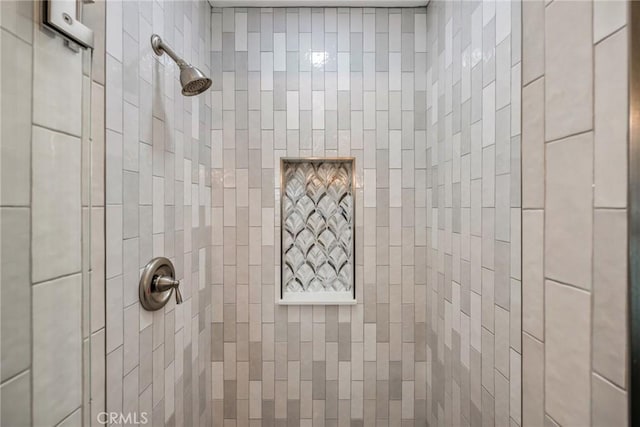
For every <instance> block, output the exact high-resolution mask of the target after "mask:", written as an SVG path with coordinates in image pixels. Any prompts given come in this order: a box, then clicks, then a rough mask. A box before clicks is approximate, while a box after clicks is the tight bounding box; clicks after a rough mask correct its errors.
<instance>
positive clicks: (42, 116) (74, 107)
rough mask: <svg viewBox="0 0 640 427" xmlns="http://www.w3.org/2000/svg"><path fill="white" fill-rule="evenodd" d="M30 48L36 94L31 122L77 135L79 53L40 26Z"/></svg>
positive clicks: (79, 79)
mask: <svg viewBox="0 0 640 427" xmlns="http://www.w3.org/2000/svg"><path fill="white" fill-rule="evenodd" d="M33 47H34V53H33V61H34V63H33V93H35V94H38V95H37V96H35V97H34V98H33V122H34V123H35V124H39V125H42V126H44V127H47V128H49V129H55V130H59V131H62V132H65V133H68V134H71V135H77V136H80V135H81V117H82V114H81V112H82V55H81V54H80V53H76V52H74V51H72V50H71V49H69V48H68V47H66V46H65V43H64V40H63V39H62V37H60V36H57V35H55V34H53V33H52V32H51V31H49V30H46V29H44V28H42V27H38V28H37V29H36V31H35V39H34V43H33ZM62 76H64V78H62ZM61 103H62V104H63V105H64V108H60V105H62V104H61ZM34 139H35V137H34Z"/></svg>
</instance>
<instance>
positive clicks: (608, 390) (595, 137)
mask: <svg viewBox="0 0 640 427" xmlns="http://www.w3.org/2000/svg"><path fill="white" fill-rule="evenodd" d="M627 8H628V4H627V2H606V1H600V0H595V1H586V2H578V3H565V2H550V3H549V2H523V23H524V28H523V58H522V62H523V79H522V85H523V88H522V103H523V117H522V121H523V129H522V130H523V138H522V141H523V145H522V162H523V175H522V188H523V208H524V211H523V215H522V217H523V222H522V226H523V236H522V247H523V264H522V265H523V300H522V302H523V308H522V309H523V312H522V317H523V343H522V347H523V355H522V362H523V375H522V385H523V387H522V402H523V413H522V417H523V423H524V424H525V425H541V424H545V423H553V424H557V425H567V424H572V423H576V424H582V425H626V424H627V423H628V419H627V406H628V396H627V389H628V385H627V383H626V379H625V378H626V376H627V375H628V374H627V368H626V365H627V362H626V356H625V354H626V353H627V351H628V348H627V347H628V342H627V319H626V309H624V308H623V307H624V306H626V304H627V286H628V284H627V277H626V274H625V273H624V272H625V271H626V270H627V265H626V262H627V257H628V254H627V249H626V244H627V243H626V239H627V237H626V234H627V231H626V229H627V207H626V206H627V200H626V194H627V178H626V174H627V151H628V140H627V122H628V113H627V109H628V106H627V79H628V76H627V66H626V64H627V61H628V59H627V55H628V53H627V49H628V40H627V39H628V32H627V29H626V23H627V17H626V9H627ZM541 40H545V43H544V44H543V43H541ZM623 176H624V177H623ZM542 245H544V253H543V252H542ZM613 257H615V260H614V258H613ZM543 281H544V283H545V285H544V289H543V288H542V282H543ZM569 379H570V380H569Z"/></svg>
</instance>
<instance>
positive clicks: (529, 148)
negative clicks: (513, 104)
mask: <svg viewBox="0 0 640 427" xmlns="http://www.w3.org/2000/svg"><path fill="white" fill-rule="evenodd" d="M528 3H533V2H528ZM544 85H545V80H544V78H541V79H538V80H536V81H535V82H533V83H531V84H529V85H528V86H526V87H524V88H523V89H522V207H523V208H525V209H526V208H542V207H544Z"/></svg>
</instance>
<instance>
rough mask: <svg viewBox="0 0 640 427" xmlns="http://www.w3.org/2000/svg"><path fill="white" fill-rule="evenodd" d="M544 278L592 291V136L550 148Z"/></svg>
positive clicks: (586, 135)
mask: <svg viewBox="0 0 640 427" xmlns="http://www.w3.org/2000/svg"><path fill="white" fill-rule="evenodd" d="M546 153H547V162H546V173H545V183H546V184H545V185H546V196H545V197H546V200H545V204H546V206H545V239H544V246H545V251H544V252H545V275H546V277H549V278H551V279H554V280H558V281H560V282H563V283H569V284H572V285H574V286H578V287H580V288H583V289H591V251H592V237H593V214H592V212H591V207H592V206H593V186H592V182H593V134H592V133H591V132H589V133H586V134H581V135H577V136H572V137H569V138H567V139H563V140H560V141H556V142H552V143H549V144H548V145H547V148H546Z"/></svg>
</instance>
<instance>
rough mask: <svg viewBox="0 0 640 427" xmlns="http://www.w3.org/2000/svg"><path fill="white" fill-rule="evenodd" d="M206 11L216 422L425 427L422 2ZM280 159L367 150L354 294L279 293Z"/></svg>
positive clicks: (361, 164)
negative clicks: (323, 299)
mask: <svg viewBox="0 0 640 427" xmlns="http://www.w3.org/2000/svg"><path fill="white" fill-rule="evenodd" d="M211 24H212V27H211V28H212V35H211V36H212V39H211V52H212V53H211V55H212V56H211V71H212V76H213V81H214V83H213V92H212V111H213V119H212V123H211V124H212V153H211V155H212V160H211V167H212V170H213V172H212V173H213V176H212V185H213V189H212V190H213V198H212V218H213V219H212V224H213V229H212V232H213V234H212V236H213V242H212V243H213V251H212V255H213V265H212V267H213V278H212V279H213V286H212V289H213V291H212V301H213V310H212V311H213V316H212V321H213V324H212V329H211V334H212V335H211V340H212V352H211V365H212V376H213V378H212V386H213V392H212V397H213V421H214V423H213V425H215V426H235V425H238V426H240V425H250V426H260V425H264V426H268V425H295V426H298V425H300V426H311V425H314V426H328V427H330V426H374V425H376V426H414V425H416V426H417V425H425V423H426V410H427V408H428V406H427V398H428V393H427V388H426V387H427V377H428V375H429V374H428V372H429V369H430V367H429V358H428V354H427V352H426V350H427V347H426V340H427V322H428V318H427V316H426V301H427V269H426V265H425V260H426V251H427V241H428V240H427V234H426V221H427V217H426V213H427V211H426V207H427V200H426V198H425V195H426V192H425V189H426V183H427V182H428V173H427V168H428V161H427V151H426V147H427V129H428V127H427V122H426V118H427V116H426V106H427V99H428V95H427V94H428V90H430V87H429V86H428V85H427V69H428V65H429V63H430V62H429V61H430V56H429V54H428V53H427V9H426V8H417V9H386V8H380V9H361V8H352V9H349V8H338V9H335V8H300V9H297V8H295V9H286V8H274V9H271V8H268V9H267V8H264V9H259V8H249V9H244V8H236V9H233V8H224V9H214V10H213V13H212V22H211ZM285 156H289V157H304V156H353V157H355V158H356V180H357V190H356V236H355V243H356V269H355V274H356V293H357V295H358V304H357V305H354V306H282V305H278V304H276V303H275V301H276V294H277V292H278V288H279V286H280V277H279V274H280V273H279V271H280V269H279V260H280V255H279V252H280V238H279V236H280V229H279V224H280V210H279V207H278V206H279V199H280V188H279V182H280V180H279V177H280V175H279V174H280V171H279V162H280V157H285Z"/></svg>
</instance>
